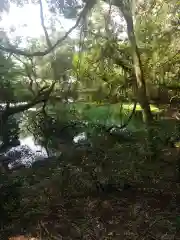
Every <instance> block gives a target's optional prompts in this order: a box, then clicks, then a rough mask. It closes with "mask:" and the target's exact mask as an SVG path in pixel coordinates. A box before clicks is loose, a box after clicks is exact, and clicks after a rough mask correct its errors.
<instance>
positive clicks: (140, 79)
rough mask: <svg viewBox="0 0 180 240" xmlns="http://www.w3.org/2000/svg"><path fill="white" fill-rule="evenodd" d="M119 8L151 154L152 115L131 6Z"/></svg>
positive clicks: (152, 146)
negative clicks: (130, 51)
mask: <svg viewBox="0 0 180 240" xmlns="http://www.w3.org/2000/svg"><path fill="white" fill-rule="evenodd" d="M119 8H120V10H121V12H122V14H123V16H124V19H125V21H126V24H127V34H128V38H129V42H130V44H131V48H132V58H133V66H134V72H135V76H136V84H137V94H138V101H139V103H140V105H141V107H142V110H143V120H144V123H145V125H146V129H147V133H148V143H149V146H150V150H151V152H152V150H153V153H154V152H155V151H154V147H155V146H154V143H153V139H154V134H153V129H154V128H153V114H152V112H151V109H150V104H149V100H148V97H147V92H146V82H145V79H144V74H143V67H142V62H141V57H140V52H139V49H138V46H137V42H136V36H135V33H134V25H133V16H132V11H131V10H130V9H131V6H130V5H125V4H122V3H121V4H119Z"/></svg>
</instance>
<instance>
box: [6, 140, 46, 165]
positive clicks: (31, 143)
mask: <svg viewBox="0 0 180 240" xmlns="http://www.w3.org/2000/svg"><path fill="white" fill-rule="evenodd" d="M5 156H7V157H9V158H10V159H12V163H10V164H9V165H8V166H9V168H10V169H11V168H13V167H14V166H16V165H19V164H23V165H25V166H31V164H32V163H33V162H35V161H40V160H44V158H46V157H48V155H47V152H46V150H45V149H44V148H43V147H42V146H40V145H38V144H36V143H35V140H34V138H33V136H28V137H26V138H22V139H20V146H17V147H13V148H11V149H10V150H9V151H8V152H6V154H5Z"/></svg>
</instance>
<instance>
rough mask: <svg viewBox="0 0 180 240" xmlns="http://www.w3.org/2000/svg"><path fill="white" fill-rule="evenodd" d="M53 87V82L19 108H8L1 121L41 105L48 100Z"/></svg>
mask: <svg viewBox="0 0 180 240" xmlns="http://www.w3.org/2000/svg"><path fill="white" fill-rule="evenodd" d="M54 86H55V82H54V83H53V84H52V85H51V87H50V88H49V89H48V90H46V91H41V94H38V95H37V96H36V97H35V98H34V99H33V100H32V101H31V102H29V103H27V104H24V105H20V106H16V107H9V108H8V109H7V110H5V111H4V112H3V113H2V116H1V117H2V119H3V117H5V119H6V118H7V117H9V116H11V115H13V114H16V113H20V112H23V111H26V110H28V109H29V108H31V107H33V106H35V105H37V104H38V103H42V102H44V101H47V100H48V99H49V96H50V94H51V93H52V91H53V89H54Z"/></svg>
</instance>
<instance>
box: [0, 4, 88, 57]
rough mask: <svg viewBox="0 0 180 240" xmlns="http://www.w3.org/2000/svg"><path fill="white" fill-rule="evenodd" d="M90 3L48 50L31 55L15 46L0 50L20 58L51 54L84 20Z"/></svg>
mask: <svg viewBox="0 0 180 240" xmlns="http://www.w3.org/2000/svg"><path fill="white" fill-rule="evenodd" d="M90 2H91V1H88V2H87V3H86V5H85V7H84V8H83V10H82V11H81V13H80V15H79V17H78V19H77V21H76V23H75V25H74V26H73V27H71V28H70V29H69V30H68V31H67V32H66V33H65V35H64V36H63V37H62V38H60V39H58V40H57V42H56V43H55V44H54V45H52V46H51V47H50V48H49V47H48V49H46V50H45V51H37V52H33V53H30V52H26V51H25V50H21V49H18V48H15V46H13V45H10V46H11V47H10V48H8V47H4V46H2V45H0V50H2V51H4V52H8V53H14V54H17V55H22V56H25V57H33V56H34V57H35V56H41V57H42V56H45V55H47V54H49V53H50V52H52V51H53V50H54V49H55V48H56V47H57V46H58V45H59V44H60V43H61V42H63V41H64V40H65V39H66V38H67V37H68V36H69V34H70V33H71V32H72V31H73V30H74V29H75V28H76V27H77V26H78V25H79V23H80V21H81V19H82V18H84V17H85V16H86V14H87V13H88V10H89V5H90Z"/></svg>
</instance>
